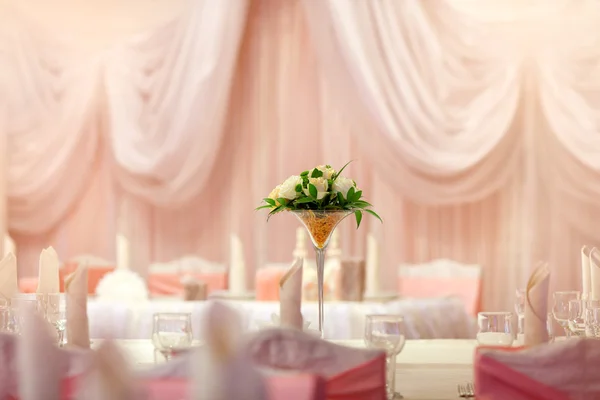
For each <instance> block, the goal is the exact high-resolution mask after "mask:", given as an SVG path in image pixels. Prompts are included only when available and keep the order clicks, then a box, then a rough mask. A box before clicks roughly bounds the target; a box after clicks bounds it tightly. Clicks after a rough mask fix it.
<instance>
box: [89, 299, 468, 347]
mask: <svg viewBox="0 0 600 400" xmlns="http://www.w3.org/2000/svg"><path fill="white" fill-rule="evenodd" d="M207 304H208V303H207V302H184V301H175V300H153V301H148V302H141V303H130V304H127V303H122V302H119V303H110V302H102V301H98V300H90V301H89V302H88V315H89V322H90V335H91V337H92V338H113V339H148V338H150V336H151V334H152V321H153V319H152V317H153V315H154V314H155V313H158V312H184V313H191V314H192V324H193V332H194V337H195V338H197V339H199V338H201V337H202V326H203V314H204V310H205V309H206V306H207ZM229 304H230V305H231V306H232V307H234V308H236V309H238V310H239V311H240V313H241V315H242V316H243V317H244V319H245V321H246V326H247V329H249V330H256V329H258V328H259V325H260V323H261V322H263V323H264V322H269V321H270V320H271V314H272V313H279V303H275V302H273V303H271V302H255V301H232V302H229ZM302 314H303V315H304V318H305V320H307V321H311V323H312V324H311V327H314V328H316V327H317V326H316V324H317V321H318V317H317V316H318V311H317V304H316V303H305V304H303V305H302ZM368 314H400V315H403V316H404V318H405V325H406V336H407V338H409V339H432V338H453V339H454V338H473V337H474V330H473V329H474V323H473V320H472V318H471V317H470V316H469V315H468V314H467V313H466V311H465V309H464V306H463V304H462V303H461V302H460V300H458V299H455V298H439V299H418V300H417V299H403V300H397V301H393V302H389V303H385V304H384V303H350V302H347V303H344V302H335V303H334V302H331V303H325V337H326V338H327V339H330V340H352V339H362V338H363V331H364V319H365V315H368Z"/></svg>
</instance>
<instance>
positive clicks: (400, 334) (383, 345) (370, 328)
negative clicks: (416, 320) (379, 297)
mask: <svg viewBox="0 0 600 400" xmlns="http://www.w3.org/2000/svg"><path fill="white" fill-rule="evenodd" d="M405 342H406V336H405V334H404V318H402V317H401V316H399V315H367V316H366V321H365V345H366V346H367V347H368V348H372V349H380V350H384V351H385V354H386V382H385V388H386V394H387V399H388V400H392V399H401V398H402V395H401V394H400V393H396V391H395V380H396V379H395V378H396V356H397V355H398V354H400V352H401V351H402V349H403V348H404V343H405Z"/></svg>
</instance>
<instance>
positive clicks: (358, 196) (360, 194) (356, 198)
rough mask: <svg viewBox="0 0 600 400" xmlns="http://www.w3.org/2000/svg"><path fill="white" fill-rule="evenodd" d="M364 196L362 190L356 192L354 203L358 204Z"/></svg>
mask: <svg viewBox="0 0 600 400" xmlns="http://www.w3.org/2000/svg"><path fill="white" fill-rule="evenodd" d="M361 196H362V190H359V191H358V192H354V197H353V198H352V202H353V203H356V202H357V201H358V200H359V199H360V197H361Z"/></svg>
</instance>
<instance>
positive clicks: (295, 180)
mask: <svg viewBox="0 0 600 400" xmlns="http://www.w3.org/2000/svg"><path fill="white" fill-rule="evenodd" d="M298 185H302V178H300V177H299V176H297V175H292V176H290V177H289V178H287V179H286V180H285V182H283V183H282V184H281V187H280V188H279V197H283V198H284V199H288V200H294V199H295V198H296V197H298V195H299V193H298V192H296V186H298Z"/></svg>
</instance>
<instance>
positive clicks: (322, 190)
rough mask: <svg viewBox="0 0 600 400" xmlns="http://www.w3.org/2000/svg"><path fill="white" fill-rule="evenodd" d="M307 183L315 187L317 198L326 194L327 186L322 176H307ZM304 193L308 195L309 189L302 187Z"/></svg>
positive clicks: (319, 198)
mask: <svg viewBox="0 0 600 400" xmlns="http://www.w3.org/2000/svg"><path fill="white" fill-rule="evenodd" d="M308 183H310V184H312V185H314V187H316V188H317V199H318V200H321V199H322V198H323V197H325V195H326V194H327V189H328V188H329V185H328V183H327V179H325V178H324V177H319V178H308ZM304 194H306V195H307V196H310V191H309V190H308V188H304Z"/></svg>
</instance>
